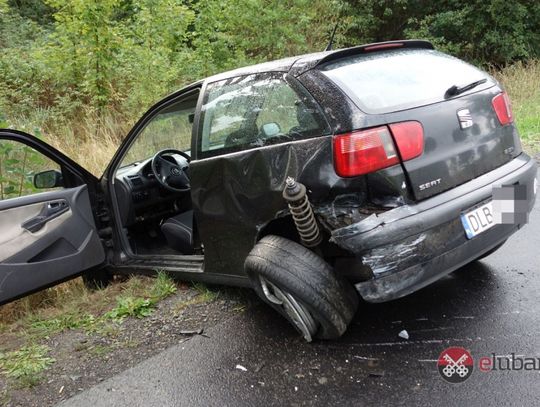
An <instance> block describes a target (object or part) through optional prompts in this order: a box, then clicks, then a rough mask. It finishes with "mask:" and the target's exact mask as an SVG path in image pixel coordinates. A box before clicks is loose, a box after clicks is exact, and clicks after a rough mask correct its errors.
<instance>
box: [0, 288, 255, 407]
mask: <svg viewBox="0 0 540 407" xmlns="http://www.w3.org/2000/svg"><path fill="white" fill-rule="evenodd" d="M204 290H205V291H204V292H201V288H200V287H193V286H190V285H187V284H179V285H178V289H177V291H176V292H175V293H174V294H173V295H171V296H169V297H167V298H165V299H163V300H161V301H160V302H158V303H157V305H156V307H155V309H153V312H152V313H151V314H150V315H149V316H146V317H142V318H136V317H127V318H124V319H123V320H122V321H120V322H119V321H116V322H111V323H106V324H101V325H99V327H98V328H95V329H90V330H89V329H83V328H79V329H65V330H62V331H61V332H59V333H56V334H54V335H51V336H50V337H47V338H44V339H42V340H40V341H39V343H40V345H45V346H47V347H48V348H49V349H50V351H49V352H48V355H47V356H48V357H50V358H53V359H54V363H52V364H51V366H50V367H49V368H48V369H46V370H44V371H43V372H41V373H40V377H39V381H38V382H37V383H36V384H33V385H32V386H27V385H26V386H22V385H21V384H20V383H17V381H14V380H13V379H11V378H8V377H6V376H5V375H0V405H3V406H39V407H45V406H52V405H55V404H57V403H59V402H61V401H63V400H65V399H68V398H70V397H72V396H74V395H76V394H78V393H80V392H82V391H84V390H86V389H88V388H90V387H92V386H94V385H96V384H98V383H100V382H102V381H105V380H106V379H108V378H110V377H112V376H114V375H116V374H118V373H120V372H123V371H124V370H126V369H129V368H131V367H133V366H135V365H137V364H139V363H140V362H142V361H144V360H146V359H148V358H150V357H152V356H153V355H156V354H158V353H160V352H162V351H163V350H164V349H167V348H169V347H171V346H173V345H178V344H181V343H183V342H186V341H189V340H190V339H192V338H193V337H194V336H198V335H205V332H206V330H207V329H209V328H211V327H213V326H215V325H216V324H218V323H222V322H223V321H225V320H227V319H229V318H231V317H233V316H235V315H238V314H239V313H243V312H244V311H245V309H246V308H247V307H249V304H250V303H251V301H252V299H253V298H254V297H253V295H252V294H251V293H250V292H249V291H248V290H240V289H228V288H223V287H219V289H218V288H210V289H208V288H206V287H205V288H204ZM23 335H24V333H20V334H19V335H7V334H2V335H0V338H1V341H2V345H1V346H2V348H3V349H6V346H7V347H8V348H11V349H14V348H16V347H17V346H18V345H20V344H21V343H22V342H23V339H22V336H23Z"/></svg>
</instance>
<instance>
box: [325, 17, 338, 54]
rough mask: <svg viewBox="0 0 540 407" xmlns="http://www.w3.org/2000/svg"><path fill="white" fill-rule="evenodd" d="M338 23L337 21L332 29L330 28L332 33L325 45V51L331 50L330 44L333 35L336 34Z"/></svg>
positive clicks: (332, 42) (331, 43)
mask: <svg viewBox="0 0 540 407" xmlns="http://www.w3.org/2000/svg"><path fill="white" fill-rule="evenodd" d="M338 24H339V23H336V25H335V26H334V29H333V30H332V35H331V36H330V42H329V43H328V45H327V46H326V48H325V51H332V46H333V45H334V35H336V30H337V27H338Z"/></svg>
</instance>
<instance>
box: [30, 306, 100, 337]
mask: <svg viewBox="0 0 540 407" xmlns="http://www.w3.org/2000/svg"><path fill="white" fill-rule="evenodd" d="M33 318H35V320H34V321H32V319H33ZM29 320H30V321H31V322H30V326H29V328H28V329H27V333H28V334H29V335H31V336H34V337H36V338H45V337H49V336H51V335H54V334H56V333H58V332H61V331H64V330H67V329H78V328H87V327H91V326H92V325H94V324H95V323H96V318H95V317H94V316H93V315H90V314H85V313H81V312H73V313H66V314H61V315H59V316H57V317H56V318H50V319H43V318H39V317H30V319H29Z"/></svg>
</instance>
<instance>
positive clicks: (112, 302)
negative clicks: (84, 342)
mask: <svg viewBox="0 0 540 407" xmlns="http://www.w3.org/2000/svg"><path fill="white" fill-rule="evenodd" d="M63 286H64V287H61V288H58V287H57V288H56V289H50V290H55V292H54V293H53V294H50V295H43V294H42V295H41V296H40V299H39V300H38V299H26V300H19V301H21V304H22V305H21V304H19V305H17V306H15V308H14V309H13V308H12V309H8V310H4V309H1V312H0V315H1V316H2V318H3V320H2V325H1V327H2V330H1V334H0V335H1V338H2V340H1V341H0V350H1V352H2V353H0V370H1V371H2V373H3V374H4V375H5V376H6V377H8V378H10V379H13V380H14V382H15V384H16V386H18V387H31V386H33V385H35V384H37V383H38V382H39V380H40V379H41V376H40V373H41V372H42V371H43V370H45V369H47V368H48V367H49V366H50V365H51V364H53V363H54V359H52V358H51V357H49V356H48V353H49V351H50V349H49V348H48V347H47V346H45V345H43V344H42V342H43V341H44V340H46V339H47V338H50V337H51V336H53V335H55V334H58V333H60V332H62V331H66V330H75V329H82V330H83V331H85V332H88V333H89V334H97V335H100V336H108V337H116V336H117V335H118V334H119V333H120V330H121V324H122V322H123V321H124V319H125V318H127V317H135V318H144V317H146V316H148V315H150V314H151V313H152V311H153V310H154V308H155V307H156V306H157V304H158V302H159V301H161V300H163V299H164V298H166V297H168V296H170V295H172V294H174V293H175V292H176V290H177V286H176V284H175V282H174V281H173V280H172V279H171V278H170V277H169V276H167V274H165V273H163V272H158V274H157V276H156V278H151V277H143V276H133V277H131V278H129V279H126V280H123V281H116V282H114V283H113V284H111V285H110V286H108V287H106V288H103V289H101V290H95V291H91V290H89V289H87V288H86V287H85V286H84V284H83V283H82V281H80V280H76V281H72V282H69V283H64V284H63ZM44 298H45V299H46V300H44ZM8 305H9V304H8ZM86 350H87V351H88V352H89V353H90V354H92V355H94V356H102V355H105V354H106V353H108V352H109V351H110V349H108V347H107V346H105V345H103V346H97V345H96V346H94V347H92V348H88V349H86Z"/></svg>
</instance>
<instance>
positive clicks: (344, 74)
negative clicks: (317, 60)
mask: <svg viewBox="0 0 540 407" xmlns="http://www.w3.org/2000/svg"><path fill="white" fill-rule="evenodd" d="M320 70H321V71H322V72H323V73H324V74H325V75H326V76H328V77H329V78H330V79H331V80H332V81H333V82H335V83H336V84H337V85H338V86H339V87H340V88H341V89H343V90H344V91H345V93H347V95H348V96H349V97H351V99H352V100H353V101H354V102H355V103H356V104H357V105H358V107H359V108H360V109H361V110H363V111H364V112H366V113H389V112H395V111H398V110H405V109H410V108H413V107H418V106H423V105H427V104H431V103H436V102H440V101H442V100H444V94H445V92H446V90H447V89H448V88H450V87H451V86H453V85H457V86H463V85H467V84H469V83H471V82H474V81H477V80H480V79H484V78H488V81H487V82H486V83H484V84H482V85H480V86H478V87H476V88H474V90H472V92H475V91H478V90H482V89H486V88H488V87H490V86H492V85H493V81H492V80H491V78H490V77H489V75H487V74H486V73H485V72H483V71H481V70H479V69H477V68H475V67H474V66H472V65H470V64H468V63H466V62H463V61H461V60H459V59H457V58H454V57H451V56H449V55H446V54H443V53H440V52H437V51H433V50H414V49H413V50H411V49H407V50H395V51H385V52H381V53H368V54H360V55H354V56H351V57H346V58H342V59H339V60H337V61H333V62H329V63H328V64H326V65H323V66H322V67H321V68H320Z"/></svg>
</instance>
